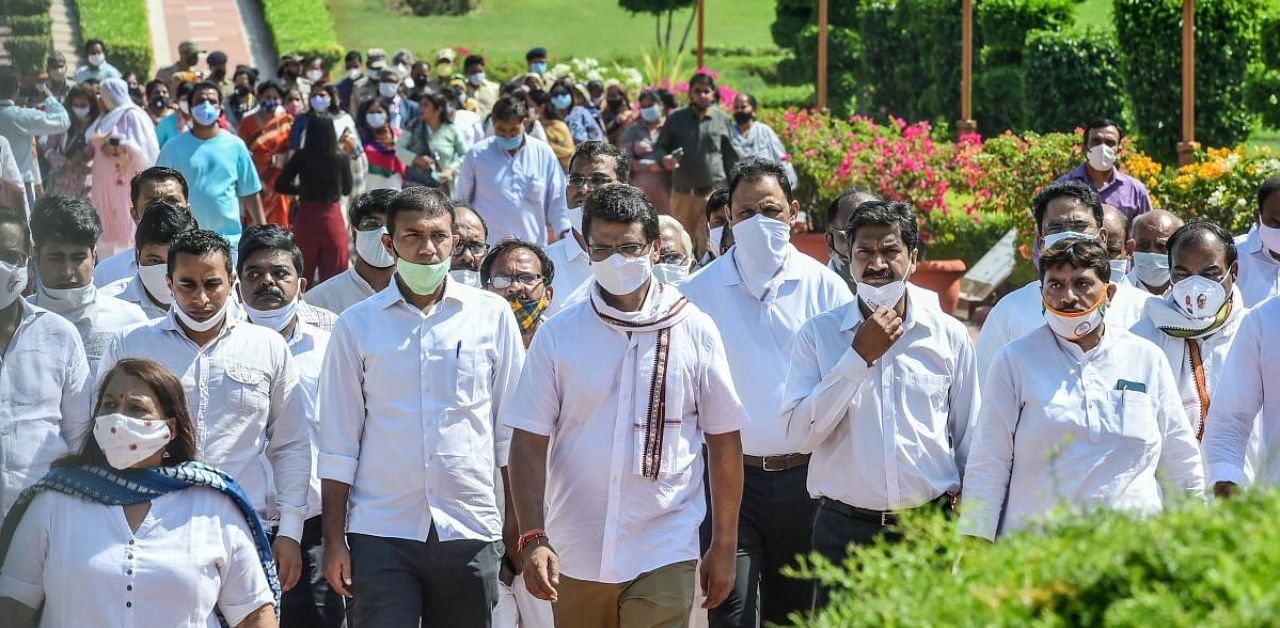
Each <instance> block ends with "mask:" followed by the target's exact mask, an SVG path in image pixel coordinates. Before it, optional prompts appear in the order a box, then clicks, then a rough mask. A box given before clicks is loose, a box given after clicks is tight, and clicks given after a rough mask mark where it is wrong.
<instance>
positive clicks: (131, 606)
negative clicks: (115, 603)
mask: <svg viewBox="0 0 1280 628" xmlns="http://www.w3.org/2000/svg"><path fill="white" fill-rule="evenodd" d="M124 607H125V608H133V602H125V603H124Z"/></svg>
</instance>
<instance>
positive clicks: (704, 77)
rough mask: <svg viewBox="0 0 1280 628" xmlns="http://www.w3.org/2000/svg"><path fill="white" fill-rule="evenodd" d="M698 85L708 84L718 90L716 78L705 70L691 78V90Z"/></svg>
mask: <svg viewBox="0 0 1280 628" xmlns="http://www.w3.org/2000/svg"><path fill="white" fill-rule="evenodd" d="M698 85H707V86H710V87H711V91H713V92H714V91H716V80H715V79H713V78H711V75H710V74H707V73H705V72H698V73H697V74H694V75H693V76H692V77H690V78H689V91H693V88H694V87H696V86H698Z"/></svg>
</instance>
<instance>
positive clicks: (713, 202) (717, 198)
mask: <svg viewBox="0 0 1280 628" xmlns="http://www.w3.org/2000/svg"><path fill="white" fill-rule="evenodd" d="M728 206H729V188H716V189H715V190H713V191H712V192H711V196H708V197H707V220H711V215H712V214H714V213H716V212H718V211H720V210H722V209H724V208H726V207H728Z"/></svg>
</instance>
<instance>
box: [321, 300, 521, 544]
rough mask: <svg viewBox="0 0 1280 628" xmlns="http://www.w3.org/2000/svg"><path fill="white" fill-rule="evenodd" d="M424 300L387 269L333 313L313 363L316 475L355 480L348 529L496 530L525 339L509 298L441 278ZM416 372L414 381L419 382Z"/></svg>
mask: <svg viewBox="0 0 1280 628" xmlns="http://www.w3.org/2000/svg"><path fill="white" fill-rule="evenodd" d="M445 281H446V284H445V289H444V296H443V297H442V298H441V300H440V301H439V302H438V303H437V304H436V305H435V307H434V308H432V309H431V311H430V312H423V311H422V310H420V309H418V308H417V307H415V306H413V305H411V304H409V303H408V302H407V301H406V300H405V298H404V296H403V295H402V294H401V293H400V287H399V285H398V284H397V283H396V282H395V281H392V282H391V285H389V286H387V288H386V289H385V290H383V291H382V292H379V293H378V294H376V295H374V296H373V297H372V298H370V299H367V300H365V301H362V302H361V303H360V304H358V305H356V306H354V307H352V308H351V309H349V310H347V311H346V312H344V313H343V314H342V316H341V317H339V318H338V325H337V327H335V328H334V330H333V336H332V337H331V338H330V340H329V348H328V350H327V351H326V354H325V362H324V368H323V370H322V371H321V373H320V407H321V408H324V421H323V422H321V424H320V477H322V478H324V479H326V480H336V481H338V482H342V483H344V484H348V485H350V486H351V496H350V500H349V502H348V503H349V507H348V515H347V531H348V532H355V533H359V534H369V535H374V536H381V537H390V538H401V539H413V540H417V541H426V540H427V535H428V534H429V532H430V531H431V528H432V526H435V529H436V533H437V534H438V535H439V537H440V540H442V541H452V540H456V539H475V540H485V541H494V540H497V539H498V538H500V537H501V533H502V514H501V512H500V508H499V505H498V503H497V499H496V494H495V491H494V469H495V468H498V467H503V466H506V464H507V451H508V448H509V447H510V444H511V431H510V430H508V429H503V428H501V426H500V425H499V423H498V413H499V411H500V410H501V409H502V408H503V406H504V405H506V403H507V402H508V401H507V400H508V398H509V396H510V395H511V394H512V392H514V390H515V386H516V381H517V378H518V377H519V375H520V367H521V365H522V364H523V363H524V343H523V342H522V341H521V339H520V329H519V326H518V325H517V324H516V319H515V316H514V315H513V314H512V313H511V306H509V305H507V302H506V300H504V299H503V298H502V297H499V296H498V295H496V294H493V293H490V292H486V291H483V290H479V289H476V288H472V287H469V286H464V285H462V284H460V283H457V282H455V281H453V280H451V279H446V280H445ZM415 384H416V385H415Z"/></svg>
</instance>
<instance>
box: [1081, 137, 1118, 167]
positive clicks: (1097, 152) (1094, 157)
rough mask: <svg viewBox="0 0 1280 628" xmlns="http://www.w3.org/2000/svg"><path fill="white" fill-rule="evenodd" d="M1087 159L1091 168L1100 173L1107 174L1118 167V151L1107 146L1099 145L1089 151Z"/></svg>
mask: <svg viewBox="0 0 1280 628" xmlns="http://www.w3.org/2000/svg"><path fill="white" fill-rule="evenodd" d="M1087 159H1088V161H1089V167H1090V168H1093V169H1094V170H1097V171H1099V172H1106V171H1108V170H1111V169H1112V168H1114V167H1115V165H1116V149H1114V148H1111V147H1110V146H1107V145H1106V144H1098V145H1097V146H1094V147H1093V148H1090V149H1089V153H1088V155H1087Z"/></svg>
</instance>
